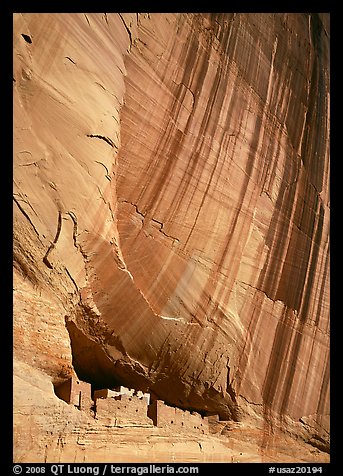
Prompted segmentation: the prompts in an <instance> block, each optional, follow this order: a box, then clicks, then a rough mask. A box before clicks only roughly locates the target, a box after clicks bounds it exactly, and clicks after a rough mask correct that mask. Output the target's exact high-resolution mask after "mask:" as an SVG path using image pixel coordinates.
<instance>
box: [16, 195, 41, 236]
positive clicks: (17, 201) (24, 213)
mask: <svg viewBox="0 0 343 476" xmlns="http://www.w3.org/2000/svg"><path fill="white" fill-rule="evenodd" d="M13 200H14V202H15V203H16V205H17V206H18V208H19V210H20V211H21V212H22V214H23V215H24V217H25V218H27V220H28V221H29V222H30V225H31V226H32V228H33V230H34V231H35V233H36V235H37V236H38V237H39V233H38V230H37V228H36V227H35V225H34V224H33V222H32V220H31V218H30V217H29V215H28V214H27V213H26V211H25V210H24V209H23V207H22V206H21V205H20V203H19V202H20V200H18V199H17V198H15V197H14V196H13ZM23 202H24V203H26V204H28V205H29V206H30V207H31V208H32V206H31V205H30V203H29V202H27V201H26V200H23ZM32 210H33V211H34V213H35V214H36V215H37V213H36V212H35V210H34V209H33V208H32Z"/></svg>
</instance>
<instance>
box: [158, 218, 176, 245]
mask: <svg viewBox="0 0 343 476" xmlns="http://www.w3.org/2000/svg"><path fill="white" fill-rule="evenodd" d="M151 221H153V222H154V223H157V224H158V225H159V226H160V228H159V230H158V231H159V232H160V233H162V235H164V236H166V237H167V238H171V239H172V240H173V241H176V242H179V239H178V238H176V237H175V236H172V235H168V234H167V233H166V232H165V231H164V230H163V227H164V224H163V223H162V222H161V221H159V220H156V219H155V218H151Z"/></svg>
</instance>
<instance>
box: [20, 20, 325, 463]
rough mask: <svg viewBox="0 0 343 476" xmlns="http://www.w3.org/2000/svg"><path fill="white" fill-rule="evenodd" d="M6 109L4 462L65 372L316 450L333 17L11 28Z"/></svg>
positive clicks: (49, 408) (321, 396) (53, 407)
mask: <svg viewBox="0 0 343 476" xmlns="http://www.w3.org/2000/svg"><path fill="white" fill-rule="evenodd" d="M13 88H14V188H13V196H14V208H13V210H14V245H13V246H14V278H15V279H14V283H15V289H14V338H15V341H14V344H15V358H16V367H15V369H19V370H16V372H17V373H18V379H19V382H20V385H19V384H18V386H15V395H16V403H15V407H14V411H15V435H16V439H15V454H16V455H17V457H18V458H19V459H20V457H21V456H20V455H21V454H25V449H24V448H25V444H26V442H25V438H24V436H23V433H22V432H24V431H25V432H27V429H25V430H24V428H23V420H22V416H20V415H21V414H20V406H21V404H22V403H23V401H24V400H26V398H27V392H29V391H30V390H29V389H32V386H35V381H36V379H37V378H38V377H37V375H40V376H41V377H39V378H41V379H43V380H44V379H45V380H44V382H45V384H44V385H43V384H42V385H40V386H39V385H38V386H36V387H35V392H38V394H39V395H41V398H42V405H40V404H37V403H32V405H31V406H30V410H29V414H30V418H31V419H32V421H33V422H35V424H36V426H35V424H33V426H32V428H36V429H35V430H32V431H33V433H35V434H39V433H40V432H41V433H42V434H43V433H44V432H45V431H48V426H49V425H48V424H46V425H45V424H44V423H42V422H44V421H45V420H46V421H48V420H49V418H46V419H44V418H41V417H42V415H47V414H49V412H50V418H53V415H54V412H57V413H56V414H59V413H58V412H59V410H58V408H59V405H60V402H59V401H58V400H57V397H56V396H55V395H54V393H53V385H56V384H58V383H60V382H62V381H63V380H64V379H66V378H68V377H69V376H70V375H73V374H75V372H76V373H77V374H78V376H79V377H80V378H82V379H83V380H86V381H88V382H90V383H92V384H93V386H94V387H104V386H107V387H110V386H113V385H115V384H118V383H120V384H124V385H127V386H129V387H133V388H137V389H140V390H143V391H147V390H148V391H152V392H154V393H155V394H156V395H158V397H159V398H161V399H162V400H164V401H166V402H168V403H170V404H172V405H175V406H178V407H181V408H185V409H192V410H197V411H200V412H202V413H217V414H219V415H220V417H221V418H222V419H224V420H234V421H240V422H243V423H244V422H253V421H254V422H256V425H260V426H261V427H262V429H263V432H264V433H263V435H265V438H268V435H270V434H271V433H272V431H273V429H274V428H276V427H280V428H287V429H288V430H289V431H291V432H293V433H295V434H297V435H301V437H302V438H303V439H304V440H305V441H311V442H312V443H313V441H314V440H315V441H317V442H318V441H319V442H320V444H319V447H320V449H323V448H324V449H325V450H327V448H328V444H329V443H328V442H329V212H330V201H329V119H330V118H329V98H330V96H329V17H328V15H327V14H300V13H299V14H229V13H227V14H193V13H190V14H184V13H183V14H157V13H153V14H117V13H110V14H15V15H14V71H13ZM24 368H25V369H31V370H30V371H28V370H25V372H24V371H23V369H24ZM23 372H24V374H25V379H24V381H23V380H22V373H23ZM43 376H44V377H43ZM43 380H42V381H43ZM23 382H26V384H27V390H25V388H26V387H25V385H24V383H23ZM46 382H50V383H51V384H50V386H49V385H48V384H47V383H46ZM49 388H50V393H51V395H50V394H49V392H48V390H47V389H49ZM37 398H38V399H39V398H40V397H37ZM47 400H49V402H50V403H49V404H46V405H45V406H44V405H43V401H44V402H45V401H47ZM35 401H36V399H35ZM26 405H27V402H26ZM36 405H37V406H36ZM43 407H44V411H43V410H42V411H40V408H43ZM75 411H76V410H75ZM66 418H67V417H66ZM68 418H69V417H68ZM78 418H81V417H78ZM258 422H259V423H258ZM37 428H38V429H37ZM56 431H57V430H56ZM66 431H67V430H66ZM67 433H68V431H67ZM261 444H262V443H261ZM263 444H264V445H265V441H264V442H263ZM48 446H49V445H48ZM317 446H318V445H317ZM30 451H32V454H36V453H35V452H36V451H37V449H34V446H33V447H32V449H31V450H30ZM30 451H29V452H30ZM211 451H213V449H212V450H210V452H211ZM23 452H24V453H23ZM29 452H26V456H23V458H24V459H25V457H28V460H30V455H29V454H28V453H29ZM72 452H73V450H71V453H72ZM49 455H50V456H47V459H48V460H49V458H50V459H51V460H54V461H56V459H55V456H56V455H55V456H52V453H49ZM94 458H95V459H96V457H95V456H94Z"/></svg>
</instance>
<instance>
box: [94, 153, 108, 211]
mask: <svg viewBox="0 0 343 476" xmlns="http://www.w3.org/2000/svg"><path fill="white" fill-rule="evenodd" d="M95 162H96V163H97V164H100V165H102V166H103V167H104V169H105V170H106V174H105V177H106V178H107V180H109V181H111V180H112V178H111V176H110V174H109V171H108V168H107V167H106V165H105V164H104V163H103V162H99V161H98V160H95ZM98 188H99V187H98ZM102 198H103V197H102ZM105 203H106V202H105Z"/></svg>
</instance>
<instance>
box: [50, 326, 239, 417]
mask: <svg viewBox="0 0 343 476" xmlns="http://www.w3.org/2000/svg"><path fill="white" fill-rule="evenodd" d="M65 323H66V328H67V330H68V333H69V337H70V344H71V352H72V364H73V368H74V370H75V373H76V375H77V377H78V379H79V380H81V381H84V382H87V383H89V384H90V385H91V394H92V397H93V395H94V391H95V390H101V389H104V388H108V389H112V388H114V387H118V386H121V385H122V386H125V387H128V388H132V389H135V390H141V391H142V392H148V393H150V394H151V396H152V398H154V399H159V400H162V401H164V402H165V404H166V405H168V406H170V407H175V408H181V409H183V410H187V411H190V412H197V413H199V414H200V415H201V416H203V417H204V416H210V415H216V414H217V415H219V418H220V420H231V419H233V420H236V421H237V419H236V415H235V411H234V409H233V411H232V412H231V414H229V413H228V412H226V411H225V409H224V408H221V407H218V408H212V405H211V403H210V402H211V400H212V398H213V397H214V396H215V391H214V389H213V388H211V387H210V386H209V385H208V384H205V387H206V392H207V394H208V397H209V400H208V401H207V402H206V401H202V400H201V401H200V400H199V399H198V398H196V399H195V400H194V398H192V399H191V400H189V401H186V400H187V398H186V400H185V399H184V398H183V396H182V395H181V393H180V392H179V393H178V394H177V395H176V394H175V395H174V397H175V398H174V399H173V398H172V397H171V395H170V391H171V389H172V388H174V385H173V383H172V381H171V380H169V379H167V380H164V381H163V382H162V381H161V380H160V381H156V382H155V383H153V382H152V381H150V380H148V379H147V378H146V377H145V376H144V375H142V374H140V373H139V369H135V368H133V367H132V364H130V363H128V362H126V361H125V355H124V354H123V358H122V359H120V360H117V361H113V360H111V358H110V357H109V356H108V355H107V354H106V352H105V350H104V349H103V348H102V345H101V343H100V342H97V341H95V340H92V339H91V338H90V337H88V336H87V335H85V333H84V332H83V331H82V330H81V329H79V327H78V326H77V325H76V324H75V322H73V321H72V320H69V319H68V317H66V318H65ZM228 382H229V372H228ZM174 383H175V387H176V386H177V382H174ZM58 385H60V382H59V383H58ZM58 385H55V386H54V391H55V394H56V395H57V396H58V392H56V388H57V387H58ZM228 389H229V390H230V392H229V393H230V396H231V397H234V394H232V389H231V386H230V385H229V384H228ZM180 391H181V390H180ZM227 391H228V390H227ZM168 397H170V398H168ZM193 400H194V401H193ZM233 402H235V399H234V398H233ZM192 403H193V404H192ZM221 410H222V411H221Z"/></svg>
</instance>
